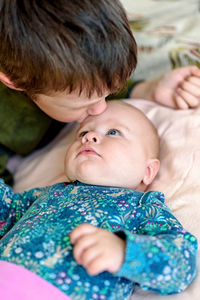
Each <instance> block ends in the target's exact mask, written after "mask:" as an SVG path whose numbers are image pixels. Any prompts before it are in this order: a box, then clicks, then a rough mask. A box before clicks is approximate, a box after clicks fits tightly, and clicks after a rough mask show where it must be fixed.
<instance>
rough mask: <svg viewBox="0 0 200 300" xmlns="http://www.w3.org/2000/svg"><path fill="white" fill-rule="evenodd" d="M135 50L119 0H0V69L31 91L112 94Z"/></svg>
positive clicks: (131, 64) (125, 75)
mask: <svg viewBox="0 0 200 300" xmlns="http://www.w3.org/2000/svg"><path fill="white" fill-rule="evenodd" d="M136 52H137V51H136V43H135V40H134V38H133V35H132V32H131V30H130V28H129V24H128V21H127V18H126V14H125V12H124V9H123V8H122V6H121V4H120V2H119V1H118V0H92V1H91V0H51V1H48V0H1V1H0V71H1V72H3V73H5V74H6V75H7V76H8V77H9V79H10V80H11V81H12V82H13V83H14V84H15V86H16V87H18V88H21V89H23V90H24V91H25V92H27V93H28V94H29V95H32V96H34V95H36V94H39V93H43V94H48V92H51V91H64V90H68V91H69V92H71V91H74V90H78V91H79V92H80V93H81V91H82V90H83V89H84V90H86V91H87V94H88V96H91V94H92V93H93V92H94V91H96V92H97V93H98V94H99V95H100V94H101V93H103V91H104V90H108V91H110V92H111V93H113V92H115V91H116V90H117V89H118V88H121V87H122V86H123V85H124V83H125V81H126V79H127V78H128V77H129V76H130V74H131V72H132V71H133V70H134V69H135V67H136V63H137V53H136Z"/></svg>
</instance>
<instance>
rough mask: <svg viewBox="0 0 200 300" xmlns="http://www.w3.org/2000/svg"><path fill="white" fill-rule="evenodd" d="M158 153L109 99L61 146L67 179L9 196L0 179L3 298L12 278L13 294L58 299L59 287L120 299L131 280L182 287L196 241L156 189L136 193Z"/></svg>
mask: <svg viewBox="0 0 200 300" xmlns="http://www.w3.org/2000/svg"><path fill="white" fill-rule="evenodd" d="M158 155H159V139H158V136H157V133H156V130H155V128H154V127H153V125H152V124H151V122H150V121H149V120H148V119H147V118H146V117H145V116H144V115H143V113H141V112H140V111H139V110H137V109H135V108H133V107H132V106H130V105H128V104H125V103H123V102H120V101H111V102H109V103H108V107H107V109H106V111H105V112H104V113H102V114H101V115H99V116H96V117H94V116H90V117H88V118H87V119H86V120H85V121H84V122H83V123H82V124H81V127H80V129H79V130H78V131H77V135H76V137H75V140H74V142H73V143H72V144H71V146H70V147H69V149H68V151H67V154H66V160H65V181H68V182H72V183H70V184H67V183H59V184H55V185H53V186H49V187H46V188H42V189H33V190H30V191H28V192H24V193H23V194H14V193H13V191H12V189H11V188H9V187H8V186H6V185H5V184H4V183H3V181H1V183H0V197H1V198H0V199H1V202H2V203H1V206H0V207H1V211H0V216H1V233H2V239H1V243H0V255H1V260H2V261H1V262H0V288H1V293H2V294H3V296H4V297H5V298H6V297H7V298H8V296H11V294H12V289H11V288H7V287H6V286H7V284H8V282H9V281H10V278H12V281H13V282H15V281H16V280H15V278H16V277H17V282H18V294H16V293H15V297H16V295H17V296H18V295H20V296H21V298H20V296H19V299H21V300H24V299H27V298H23V296H22V295H25V294H27V293H28V292H29V293H34V291H35V290H36V294H38V295H43V299H44V298H45V299H46V298H48V299H51V298H49V297H51V293H50V292H48V291H50V290H52V289H53V287H52V285H53V286H54V287H57V288H58V290H57V292H58V295H57V297H56V299H64V298H63V297H64V295H63V294H62V293H60V291H62V292H63V293H64V294H65V295H67V296H69V297H70V298H71V299H87V300H91V299H119V300H122V299H123V300H124V299H128V297H129V296H130V295H131V293H132V291H133V290H134V286H135V283H138V284H140V286H141V287H142V288H144V289H149V290H152V291H156V292H158V293H161V294H171V293H177V292H180V291H182V290H184V289H185V288H186V287H187V285H188V284H189V283H190V282H191V281H192V280H193V278H194V276H195V274H196V251H197V241H196V239H195V237H193V236H192V235H191V234H190V233H188V232H186V231H185V230H184V229H183V227H182V226H181V224H180V223H179V222H178V221H177V219H176V218H175V217H174V216H173V215H172V214H171V212H170V211H169V209H168V208H167V207H166V206H165V204H164V196H163V194H162V193H159V192H147V193H145V192H143V191H145V190H146V187H147V186H148V185H149V184H150V183H151V182H152V181H153V179H154V177H155V176H156V174H157V172H158V169H159V160H158ZM77 180H78V181H77ZM83 223H88V224H83ZM6 233H7V234H6ZM72 244H74V247H73V246H72ZM22 267H23V268H22ZM30 271H31V272H30ZM33 273H34V274H33ZM35 274H36V275H39V277H38V276H36V275H35ZM91 275H92V276H91ZM19 276H20V278H19ZM40 277H42V278H43V279H45V280H46V281H47V282H48V283H47V282H46V281H45V283H44V281H42V284H41V280H42V279H41V278H40ZM1 278H3V279H1ZM23 278H26V286H25V288H24V281H23V280H20V279H23ZM49 283H51V284H52V285H49ZM10 285H12V283H10ZM41 286H42V288H40V287H41ZM48 286H49V288H48ZM44 290H47V294H46V295H44ZM55 290H56V289H54V295H55V293H56V292H55ZM48 293H49V294H48ZM7 298H6V299H7ZM31 299H32V298H31ZM33 299H34V298H33ZM36 299H40V298H38V296H37V298H36ZM41 299H42V297H41ZM66 299H68V297H66Z"/></svg>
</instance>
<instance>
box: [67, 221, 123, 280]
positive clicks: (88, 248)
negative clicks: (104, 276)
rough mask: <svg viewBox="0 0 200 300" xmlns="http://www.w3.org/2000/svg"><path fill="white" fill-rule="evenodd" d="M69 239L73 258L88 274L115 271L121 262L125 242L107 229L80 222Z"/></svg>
mask: <svg viewBox="0 0 200 300" xmlns="http://www.w3.org/2000/svg"><path fill="white" fill-rule="evenodd" d="M70 240H71V242H72V244H74V250H73V253H74V258H75V259H76V261H77V263H78V264H80V265H82V266H83V267H84V268H85V269H86V270H87V272H88V273H89V274H90V275H97V274H99V273H101V272H103V271H109V272H111V273H115V272H117V271H118V270H119V269H120V267H121V266H122V264H123V261H124V257H125V248H126V242H125V241H124V240H123V239H121V238H119V237H118V236H117V235H115V234H113V233H111V232H109V231H107V230H104V229H101V228H98V227H95V226H93V225H90V224H82V225H80V226H78V227H76V228H75V229H74V230H73V231H72V233H71V235H70Z"/></svg>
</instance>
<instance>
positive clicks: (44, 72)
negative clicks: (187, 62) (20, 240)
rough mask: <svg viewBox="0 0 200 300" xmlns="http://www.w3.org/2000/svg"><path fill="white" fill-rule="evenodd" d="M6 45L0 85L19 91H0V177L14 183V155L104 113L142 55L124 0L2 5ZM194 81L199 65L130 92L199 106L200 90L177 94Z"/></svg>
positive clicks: (0, 31) (0, 49) (29, 0)
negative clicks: (107, 99) (65, 126)
mask: <svg viewBox="0 0 200 300" xmlns="http://www.w3.org/2000/svg"><path fill="white" fill-rule="evenodd" d="M0 40H1V43H0V81H1V82H2V83H3V84H4V85H5V86H7V87H9V88H10V89H11V90H18V93H16V92H12V91H11V90H9V89H7V88H5V87H4V86H0V100H1V101H0V175H1V176H3V177H4V179H5V180H6V181H7V182H8V183H10V184H11V183H12V178H11V174H9V173H8V171H7V170H6V163H7V160H8V157H9V156H10V155H12V154H13V153H17V154H21V155H25V154H28V153H30V152H31V151H32V150H34V149H35V148H36V147H40V146H42V145H44V144H45V143H47V142H49V141H50V140H51V139H52V138H53V137H54V136H55V135H56V134H57V133H58V131H59V130H60V128H61V127H62V126H63V124H62V123H58V122H55V121H54V122H53V121H52V119H55V120H58V121H59V122H64V123H65V122H70V121H78V122H81V121H83V120H84V119H85V118H86V117H87V116H88V115H97V114H100V113H102V112H103V111H104V110H105V108H106V102H105V97H106V96H108V95H109V94H110V93H114V92H116V91H118V90H119V89H120V88H122V87H123V86H124V84H125V82H126V80H127V78H128V77H129V76H130V75H131V73H132V71H133V70H134V69H135V67H136V61H137V57H136V55H137V53H136V44H135V40H134V38H133V36H132V33H131V30H130V28H129V24H128V21H127V18H126V15H125V12H124V10H123V8H122V6H121V4H120V2H119V1H118V0H94V1H90V0H81V1H80V0H76V1H74V0H68V1H66V0H65V1H61V0H53V1H48V0H43V1H36V0H22V1H21V0H20V1H19V0H17V1H14V2H13V1H12V0H2V1H1V2H0ZM179 73H180V74H179ZM196 76H197V77H198V76H200V72H199V70H198V69H197V68H196V67H188V68H185V69H184V68H183V69H182V70H181V71H180V70H179V72H177V73H176V72H175V73H173V72H172V73H170V74H169V75H168V77H167V78H166V77H164V78H163V79H162V78H161V79H159V80H155V81H152V82H145V83H144V82H143V83H140V84H138V85H137V86H136V88H135V89H133V90H132V92H131V90H129V92H130V93H129V94H130V97H140V98H144V97H145V98H147V99H148V98H149V99H153V100H155V101H163V102H164V104H166V105H170V106H172V107H181V108H184V107H186V106H189V107H193V106H195V105H197V103H198V96H199V93H198V92H197V94H198V95H194V96H193V97H192V99H191V96H190V97H188V95H185V93H184V95H183V92H181V93H180V92H179V95H176V92H177V86H179V88H180V89H181V87H180V85H181V84H183V83H184V82H185V80H186V79H187V81H188V80H190V79H193V78H196ZM188 78H189V79H188ZM169 79H170V81H169ZM197 79H198V78H197ZM190 81H191V80H190ZM194 85H196V83H195V84H194ZM128 87H129V85H128ZM197 89H198V88H197ZM184 90H185V88H184ZM186 90H188V85H187V88H186ZM20 91H21V92H20ZM165 91H166V93H165ZM160 92H162V94H164V97H161V98H160ZM25 95H28V96H29V98H27V97H26V96H25ZM120 96H121V98H125V97H126V96H127V91H125V90H123V92H122V93H121V94H120ZM174 96H175V99H174ZM188 98H189V100H188ZM30 99H32V101H31V100H30ZM176 99H178V101H177V100H176ZM35 104H36V105H35ZM39 109H41V111H40V110H39ZM42 111H43V112H44V113H45V114H46V115H45V114H43V113H42ZM47 115H48V116H49V117H48V116H47Z"/></svg>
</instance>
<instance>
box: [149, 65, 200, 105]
mask: <svg viewBox="0 0 200 300" xmlns="http://www.w3.org/2000/svg"><path fill="white" fill-rule="evenodd" d="M152 83H153V86H154V89H153V90H152V98H153V99H152V100H153V101H155V102H157V103H160V104H163V105H166V106H169V107H172V108H178V109H187V108H194V107H196V106H198V105H199V103H200V69H198V68H197V67H196V66H188V67H182V68H178V69H175V70H173V71H170V72H168V73H166V74H164V75H163V76H162V77H160V78H159V79H157V80H155V81H152Z"/></svg>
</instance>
